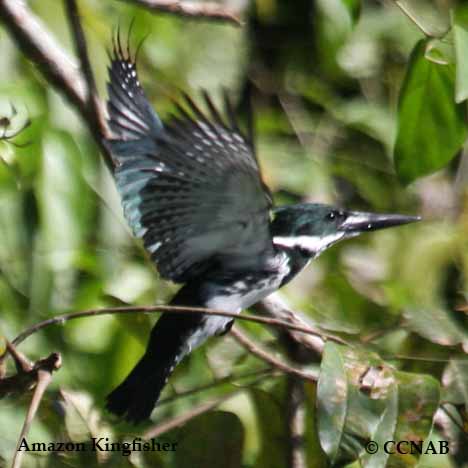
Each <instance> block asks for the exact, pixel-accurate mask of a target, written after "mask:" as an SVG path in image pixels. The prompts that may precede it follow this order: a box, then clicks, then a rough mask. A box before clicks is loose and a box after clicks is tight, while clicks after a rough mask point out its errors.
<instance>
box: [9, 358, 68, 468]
mask: <svg viewBox="0 0 468 468" xmlns="http://www.w3.org/2000/svg"><path fill="white" fill-rule="evenodd" d="M56 365H58V366H59V367H60V357H59V360H58V361H56ZM54 370H56V369H50V370H49V369H39V370H38V372H37V385H36V388H35V390H34V394H33V397H32V398H31V403H30V405H29V408H28V413H27V415H26V419H25V420H24V424H23V428H22V429H21V434H20V435H19V438H18V443H17V444H16V451H15V455H14V457H13V463H12V465H11V466H12V468H20V467H21V459H22V457H23V453H24V450H19V448H20V446H21V443H22V442H23V439H25V438H26V436H27V435H28V433H29V429H30V428H31V424H32V421H33V419H34V416H35V415H36V413H37V410H38V408H39V404H40V403H41V400H42V397H43V396H44V393H45V391H46V389H47V387H48V386H49V384H50V382H51V381H52V372H53V371H54Z"/></svg>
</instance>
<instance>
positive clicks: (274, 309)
mask: <svg viewBox="0 0 468 468" xmlns="http://www.w3.org/2000/svg"><path fill="white" fill-rule="evenodd" d="M253 309H254V310H255V311H256V312H258V313H260V314H262V315H267V316H269V317H274V318H275V319H279V320H283V321H285V322H287V323H289V324H291V325H294V327H296V326H297V327H299V328H300V327H306V328H308V329H309V330H315V329H314V327H313V326H312V325H311V324H310V323H309V322H310V321H309V320H308V318H307V317H306V316H305V315H304V314H301V313H300V312H298V311H293V310H291V309H290V308H289V307H288V305H287V304H286V303H285V301H284V300H283V299H281V298H280V296H279V295H278V294H276V293H275V294H272V295H271V296H269V297H268V298H266V299H263V301H261V302H259V303H258V304H255V306H254V307H253ZM285 331H287V332H288V334H289V336H290V338H291V339H292V340H294V341H295V342H297V343H299V344H300V345H302V346H304V347H306V348H307V349H309V350H310V351H312V352H313V353H315V354H316V355H317V356H321V354H322V351H323V348H324V346H325V340H330V341H336V342H337V343H341V344H346V345H348V346H350V344H349V343H347V342H346V341H345V340H342V339H341V338H339V339H338V340H336V339H335V338H336V337H334V336H333V335H328V334H326V333H322V332H318V331H317V330H315V333H309V334H304V333H297V332H296V331H295V328H293V327H289V328H288V329H286V330H285Z"/></svg>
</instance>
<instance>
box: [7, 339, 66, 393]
mask: <svg viewBox="0 0 468 468" xmlns="http://www.w3.org/2000/svg"><path fill="white" fill-rule="evenodd" d="M7 351H8V353H9V354H10V355H11V357H12V358H13V360H14V361H15V364H16V369H17V373H16V374H15V375H11V376H9V377H3V378H2V379H0V399H1V398H3V397H5V396H8V395H12V394H21V393H24V392H27V391H28V390H30V389H31V388H32V387H33V386H34V385H35V384H36V382H37V379H38V375H39V372H41V371H44V372H49V373H52V372H54V371H56V370H58V369H59V368H60V366H61V357H60V354H58V353H52V354H51V355H50V356H48V357H46V358H44V359H39V360H38V361H36V362H34V363H31V362H30V361H29V360H28V359H27V358H26V357H25V356H23V354H22V353H20V352H19V351H18V350H17V349H16V347H15V345H14V344H13V343H9V342H8V341H7ZM2 359H4V356H2Z"/></svg>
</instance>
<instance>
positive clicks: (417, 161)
mask: <svg viewBox="0 0 468 468" xmlns="http://www.w3.org/2000/svg"><path fill="white" fill-rule="evenodd" d="M426 44H427V42H426V41H425V40H422V41H420V42H418V44H417V45H416V46H415V48H414V50H413V52H412V54H411V58H410V62H409V65H408V70H407V72H406V77H405V80H404V83H403V87H402V89H401V92H400V101H399V106H398V131H397V138H396V143H395V150H394V159H395V167H396V171H397V173H398V176H399V178H400V180H401V181H402V182H404V183H410V182H412V181H414V180H415V179H417V178H418V177H420V176H423V175H427V174H430V173H431V172H434V171H436V170H438V169H441V168H442V167H444V166H445V165H446V164H447V163H448V162H449V161H450V160H451V159H452V158H453V157H454V156H455V155H456V154H457V152H458V151H459V150H460V149H461V147H462V145H463V142H464V141H465V138H466V133H467V132H466V125H465V112H464V108H463V107H462V106H460V105H456V104H455V103H454V100H453V96H454V69H453V67H452V66H450V65H441V64H437V63H434V62H433V61H429V60H427V59H426V58H425V56H424V55H425V50H426Z"/></svg>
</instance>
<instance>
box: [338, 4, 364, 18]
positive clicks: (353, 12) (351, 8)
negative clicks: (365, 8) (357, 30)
mask: <svg viewBox="0 0 468 468" xmlns="http://www.w3.org/2000/svg"><path fill="white" fill-rule="evenodd" d="M341 2H342V3H343V5H344V6H345V8H346V9H347V10H348V12H349V16H350V18H351V19H352V21H353V23H357V22H358V20H359V17H360V16H361V0H341Z"/></svg>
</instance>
